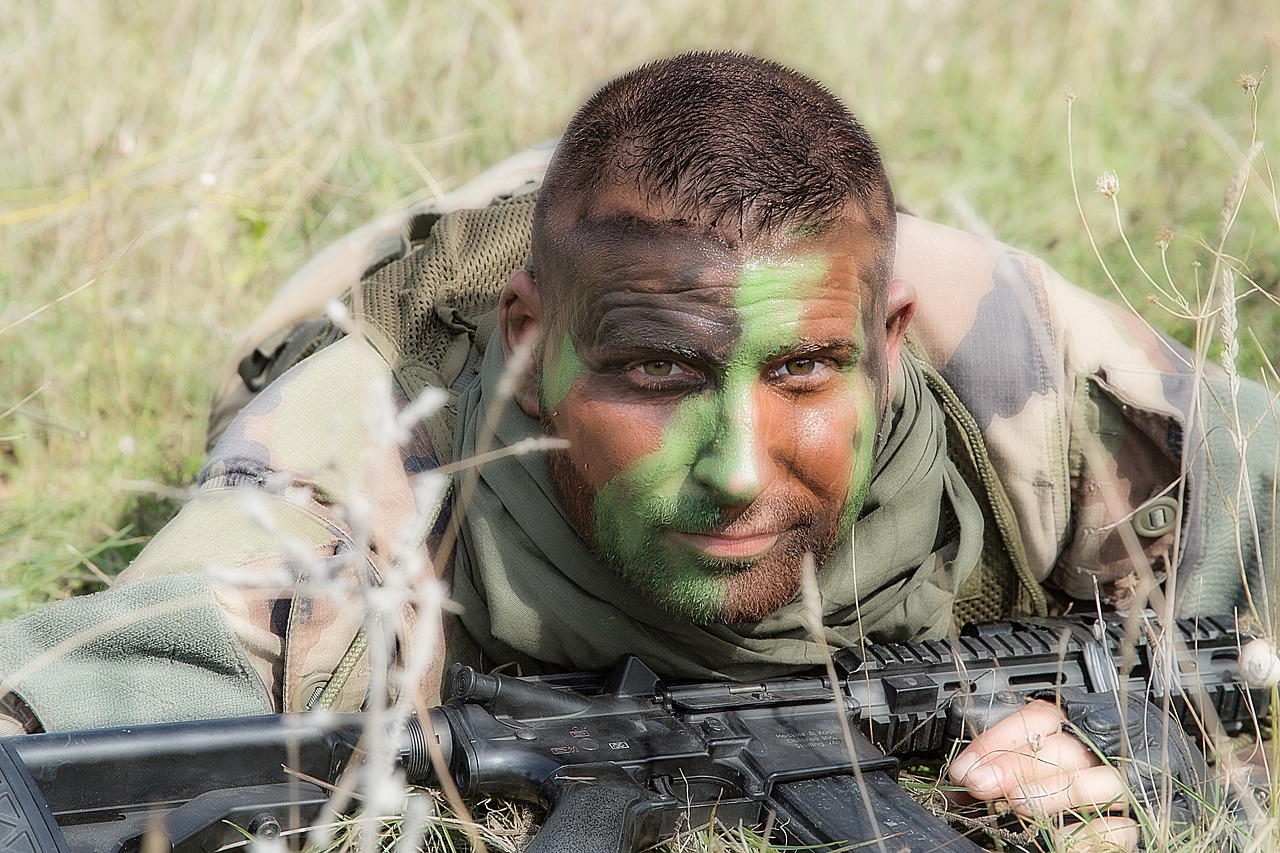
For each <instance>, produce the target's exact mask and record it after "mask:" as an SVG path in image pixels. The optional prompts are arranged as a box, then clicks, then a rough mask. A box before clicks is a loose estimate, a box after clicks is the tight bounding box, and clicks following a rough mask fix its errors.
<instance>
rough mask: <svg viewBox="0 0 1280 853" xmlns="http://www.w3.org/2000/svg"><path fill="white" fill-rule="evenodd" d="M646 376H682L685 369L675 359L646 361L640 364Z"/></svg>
mask: <svg viewBox="0 0 1280 853" xmlns="http://www.w3.org/2000/svg"><path fill="white" fill-rule="evenodd" d="M638 367H639V368H640V372H641V373H643V374H644V375H645V376H659V377H665V376H680V375H681V374H683V373H685V372H686V371H685V369H684V368H683V367H681V366H680V365H678V364H676V363H675V362H674V361H646V362H643V363H642V364H640V365H638Z"/></svg>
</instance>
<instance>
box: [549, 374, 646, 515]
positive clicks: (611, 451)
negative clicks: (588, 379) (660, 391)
mask: <svg viewBox="0 0 1280 853" xmlns="http://www.w3.org/2000/svg"><path fill="white" fill-rule="evenodd" d="M551 426H552V430H553V432H554V433H555V435H556V436H558V437H560V438H564V439H567V440H568V441H569V450H568V451H567V452H568V456H569V459H570V460H571V461H572V462H573V466H574V468H575V469H576V470H577V472H578V475H579V476H580V477H581V478H582V480H583V481H584V482H586V483H587V484H588V485H590V486H591V487H592V490H593V491H598V490H599V489H600V488H601V487H602V486H603V485H604V484H605V483H608V482H609V481H610V480H612V479H614V478H615V477H616V476H618V475H619V474H620V473H622V472H624V471H627V470H628V469H630V468H631V467H632V466H634V465H635V463H636V462H637V461H639V460H640V459H641V458H643V457H645V456H648V455H649V454H651V453H653V452H654V451H656V450H658V449H659V447H660V446H661V444H662V435H663V423H662V422H660V421H658V420H656V419H654V418H653V417H652V416H651V414H650V413H647V412H643V411H636V410H635V407H633V406H626V405H622V404H616V403H609V402H605V401H601V400H598V399H593V398H592V397H591V395H590V394H588V393H584V391H583V390H582V389H581V388H576V387H575V388H574V390H573V391H571V392H570V393H569V395H568V396H567V397H566V398H565V399H564V401H563V402H562V403H561V405H560V407H559V411H558V413H557V414H556V416H555V417H553V418H551Z"/></svg>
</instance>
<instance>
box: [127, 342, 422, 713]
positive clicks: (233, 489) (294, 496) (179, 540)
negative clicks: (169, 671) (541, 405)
mask: <svg viewBox="0 0 1280 853" xmlns="http://www.w3.org/2000/svg"><path fill="white" fill-rule="evenodd" d="M430 394H431V392H428V395H427V396H430ZM432 399H434V397H433V398H432ZM413 403H414V405H411V401H408V400H406V399H405V398H404V397H403V395H402V394H400V393H399V392H398V390H397V388H396V386H395V383H394V380H393V378H392V374H391V370H390V368H389V366H388V365H387V363H386V362H385V361H384V360H383V359H382V358H381V356H379V355H378V353H377V352H376V351H375V350H374V348H373V347H371V346H370V345H369V344H368V343H367V342H366V341H364V340H363V339H360V338H358V337H354V336H349V337H346V338H343V339H341V340H339V341H338V342H336V343H334V344H333V345H331V346H329V347H327V348H325V349H323V350H321V351H320V352H318V353H316V354H315V355H313V356H311V357H310V358H308V359H306V360H305V361H303V362H302V363H301V364H299V365H298V366H297V367H295V368H293V369H291V370H290V371H289V372H287V373H286V374H284V375H283V376H282V377H281V378H280V379H278V380H276V381H275V382H273V383H272V384H271V385H269V386H268V387H267V388H265V389H264V390H263V391H262V392H261V393H260V394H258V395H257V396H256V397H255V398H254V399H253V400H252V401H251V402H250V403H249V404H248V406H247V407H246V408H245V409H244V410H243V411H242V412H241V413H240V415H239V416H238V417H237V418H236V419H235V421H233V422H232V424H231V425H230V427H229V428H228V429H227V431H226V433H225V434H224V435H223V437H222V438H221V440H220V441H219V442H218V444H217V445H216V446H215V448H214V450H213V452H212V454H211V457H210V461H209V464H208V465H207V466H206V468H205V470H204V471H203V472H202V474H201V482H200V489H199V493H198V494H197V496H196V498H195V499H194V500H192V501H191V503H189V504H188V505H187V506H186V507H185V508H184V509H183V511H182V512H181V513H180V514H179V516H178V517H177V518H175V519H174V521H173V522H171V523H170V525H169V526H168V527H166V528H165V529H164V530H163V531H162V532H161V534H160V535H159V536H157V537H156V539H155V540H154V541H153V542H152V543H151V544H150V545H149V546H148V548H147V549H146V550H145V551H144V552H143V554H142V555H141V556H140V557H139V558H138V560H137V561H136V562H135V563H134V564H133V565H132V566H131V567H130V568H129V569H128V571H127V572H126V573H125V574H124V575H123V576H122V582H125V583H129V582H132V581H133V580H134V579H136V578H140V577H148V576H153V575H155V574H158V573H168V572H174V571H178V572H190V571H202V572H204V573H206V574H207V575H209V576H210V577H211V579H212V580H213V582H214V586H215V594H216V595H217V597H218V601H219V604H220V606H221V608H222V610H223V612H224V613H226V614H227V617H228V619H229V620H230V622H231V624H232V625H233V627H234V630H235V633H236V636H237V637H238V638H239V640H240V643H241V645H242V646H243V648H244V649H245V650H246V652H247V653H248V654H249V656H250V658H251V659H252V660H253V662H254V667H255V669H256V670H257V672H258V675H259V677H260V678H261V679H262V680H263V682H264V684H267V685H269V686H270V689H271V694H272V700H273V702H274V704H275V706H276V707H277V708H278V709H280V710H288V711H296V710H301V709H304V708H305V707H307V703H308V702H309V701H311V700H313V699H314V698H315V696H316V695H317V694H318V692H319V690H320V689H322V688H323V687H325V686H326V684H327V683H328V682H329V680H330V679H331V677H332V676H333V674H334V672H335V670H336V668H337V667H338V665H339V661H340V660H342V659H343V657H344V655H346V654H348V653H352V654H356V658H355V659H352V660H348V661H347V666H350V665H351V664H353V663H354V669H350V672H349V675H345V676H344V677H345V678H346V681H345V686H344V687H343V688H342V690H341V697H342V698H341V701H340V702H339V703H338V705H336V706H335V707H336V708H345V709H347V710H354V709H357V708H359V707H360V706H361V705H362V704H363V703H364V700H365V698H366V692H367V691H368V690H370V689H373V688H374V685H373V684H372V683H371V678H372V677H374V674H373V671H372V669H371V665H370V661H371V660H380V661H383V663H384V665H383V666H381V667H380V668H379V674H378V675H377V678H379V679H381V678H383V677H384V673H385V672H386V665H388V664H389V663H390V662H392V661H395V660H397V659H399V660H401V661H404V660H407V659H408V658H409V657H413V656H414V654H416V652H417V649H416V648H415V647H416V646H425V647H426V649H425V653H426V654H427V657H428V659H429V662H428V663H425V664H420V665H419V666H420V668H421V667H422V666H425V668H426V670H427V671H426V672H424V673H423V674H424V675H426V676H427V678H426V679H425V680H424V681H423V683H424V684H432V685H434V684H436V683H438V677H434V675H435V674H434V673H433V672H431V670H433V669H434V664H433V663H431V662H430V661H434V658H435V656H436V652H435V649H438V647H439V642H438V638H437V637H436V636H429V637H419V636H416V635H419V634H422V633H423V631H424V630H426V628H425V626H418V625H417V624H416V621H417V620H416V619H415V614H416V612H417V611H416V608H415V607H414V604H413V598H414V595H415V593H417V592H419V591H421V590H423V589H426V588H427V587H429V586H430V584H429V583H427V582H424V581H423V578H422V575H424V574H425V575H429V576H432V577H434V573H433V567H432V565H431V561H430V557H429V555H428V554H427V553H426V551H425V549H424V548H423V546H422V542H423V540H424V534H425V532H426V530H427V529H428V528H429V527H430V525H431V523H432V521H433V520H434V514H435V513H436V511H437V510H438V509H439V504H440V501H441V498H442V495H443V489H442V488H437V486H438V485H439V483H438V480H439V478H436V477H434V476H431V477H422V476H419V475H420V474H423V473H424V472H427V471H430V470H431V469H433V468H435V467H436V459H435V456H434V455H433V453H432V451H431V447H430V443H429V441H428V439H427V438H426V434H425V431H424V430H423V429H422V427H421V424H422V418H421V417H420V415H421V414H423V409H422V406H423V404H424V403H426V404H427V405H428V407H429V406H430V405H431V404H432V400H426V401H413ZM377 590H382V591H388V590H394V591H395V592H398V593H399V595H398V600H397V601H394V602H390V601H389V598H390V597H378V596H377V595H376V594H375V591H377ZM374 599H376V601H374ZM371 604H376V605H377V606H378V607H379V608H382V609H383V611H384V612H382V613H381V617H382V618H379V619H376V620H374V622H376V623H377V624H378V625H380V626H382V630H383V636H382V637H380V638H374V637H369V636H367V632H366V636H363V637H357V634H358V633H361V632H360V629H361V627H362V626H363V625H365V624H366V623H367V622H368V621H369V620H367V619H366V615H367V613H368V612H369V609H370V605H371ZM431 621H434V620H431ZM366 640H367V641H369V642H371V643H375V644H377V645H378V648H376V649H371V650H370V651H368V652H366V653H364V654H362V655H361V654H358V649H359V644H361V643H364V642H365V641H366ZM346 671H347V670H344V673H345V672H346ZM381 689H384V690H385V689H386V687H385V686H383V687H382V688H381ZM433 689H434V688H433Z"/></svg>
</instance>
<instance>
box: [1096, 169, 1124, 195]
mask: <svg viewBox="0 0 1280 853" xmlns="http://www.w3.org/2000/svg"><path fill="white" fill-rule="evenodd" d="M1097 189H1098V192H1100V193H1102V194H1103V195H1105V196H1106V197H1107V198H1115V197H1116V193H1118V192H1120V178H1119V177H1118V176H1117V175H1116V173H1115V172H1111V171H1107V172H1103V173H1102V174H1101V175H1099V176H1098V183H1097Z"/></svg>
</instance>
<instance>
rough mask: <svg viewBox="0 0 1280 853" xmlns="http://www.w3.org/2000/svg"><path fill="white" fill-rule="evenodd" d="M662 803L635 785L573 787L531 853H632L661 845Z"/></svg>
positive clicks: (565, 793)
mask: <svg viewBox="0 0 1280 853" xmlns="http://www.w3.org/2000/svg"><path fill="white" fill-rule="evenodd" d="M657 806H658V804H656V803H655V802H654V801H653V798H652V797H651V796H650V794H649V792H648V791H646V790H645V789H644V788H642V787H641V786H639V785H637V784H636V783H634V782H631V781H630V780H627V781H625V782H621V781H619V782H613V783H612V784H599V783H596V782H570V783H569V784H568V785H565V786H564V787H563V788H562V789H561V793H560V796H559V797H557V799H556V801H555V803H554V804H553V805H552V807H551V812H550V814H548V815H547V819H546V822H545V823H543V824H542V829H541V830H539V831H538V835H537V836H536V837H535V838H534V839H533V841H532V842H531V843H530V844H529V846H528V847H526V848H525V853H631V851H633V850H637V849H640V848H641V847H648V846H649V845H652V844H655V843H656V842H657V841H658V832H657V822H656V821H655V820H654V819H653V817H654V816H655V814H656V811H655V810H656V808H657Z"/></svg>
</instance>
